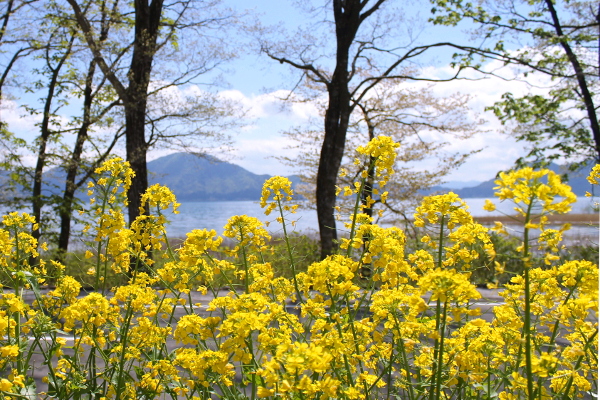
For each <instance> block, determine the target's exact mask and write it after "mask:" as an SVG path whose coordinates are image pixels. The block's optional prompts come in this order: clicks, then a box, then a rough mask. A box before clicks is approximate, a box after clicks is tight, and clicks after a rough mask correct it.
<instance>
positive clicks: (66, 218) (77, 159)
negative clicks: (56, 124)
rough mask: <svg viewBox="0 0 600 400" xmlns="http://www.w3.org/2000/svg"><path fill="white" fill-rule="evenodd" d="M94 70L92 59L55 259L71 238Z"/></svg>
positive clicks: (61, 256)
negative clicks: (74, 201)
mask: <svg viewBox="0 0 600 400" xmlns="http://www.w3.org/2000/svg"><path fill="white" fill-rule="evenodd" d="M95 71H96V63H95V61H93V60H92V62H91V63H90V66H89V68H88V73H87V76H86V79H85V88H84V94H83V95H84V99H83V120H82V122H81V126H80V127H79V130H78V131H77V138H76V139H75V146H74V147H73V153H72V154H71V160H70V161H69V164H68V165H67V177H66V181H65V190H64V192H63V201H62V205H61V207H60V211H59V215H60V234H59V236H58V254H57V259H58V260H59V261H60V262H64V255H65V254H67V250H68V248H69V239H70V238H71V217H72V215H73V200H74V199H75V191H76V190H77V185H76V183H75V180H76V179H77V173H78V172H79V169H80V166H81V155H82V154H83V146H84V144H85V142H86V141H87V139H88V129H89V126H90V125H91V115H90V114H91V108H92V101H93V94H92V91H93V80H94V74H95Z"/></svg>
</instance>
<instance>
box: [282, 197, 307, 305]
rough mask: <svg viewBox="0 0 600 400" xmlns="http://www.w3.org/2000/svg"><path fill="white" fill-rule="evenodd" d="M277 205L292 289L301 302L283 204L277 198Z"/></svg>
mask: <svg viewBox="0 0 600 400" xmlns="http://www.w3.org/2000/svg"><path fill="white" fill-rule="evenodd" d="M277 207H278V209H279V216H280V217H281V226H282V227H283V239H284V240H285V246H286V249H287V252H288V257H289V258H290V266H291V267H292V281H293V282H294V290H295V291H296V296H298V301H299V302H300V303H303V302H304V300H303V299H302V293H301V292H300V286H298V279H296V263H295V262H294V253H293V252H292V246H291V245H290V239H289V237H288V234H287V227H286V224H285V216H284V215H283V206H282V205H281V200H280V199H279V198H277Z"/></svg>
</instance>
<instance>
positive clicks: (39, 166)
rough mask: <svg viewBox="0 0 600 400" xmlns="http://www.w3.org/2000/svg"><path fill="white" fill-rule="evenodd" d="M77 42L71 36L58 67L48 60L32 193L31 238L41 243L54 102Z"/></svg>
mask: <svg viewBox="0 0 600 400" xmlns="http://www.w3.org/2000/svg"><path fill="white" fill-rule="evenodd" d="M74 40H75V36H71V39H70V41H69V43H68V44H67V47H66V48H65V50H64V54H63V55H62V57H61V58H60V60H59V62H58V64H57V65H56V67H54V68H53V67H51V66H50V62H51V59H46V60H45V61H46V63H47V64H48V68H49V69H50V71H51V75H50V82H49V84H48V92H47V94H46V98H45V100H44V115H43V117H42V123H41V126H40V137H39V144H38V154H37V162H36V165H35V170H34V173H33V188H32V192H31V197H32V204H31V206H32V214H33V216H34V217H35V222H36V223H37V228H36V229H33V230H32V232H31V236H33V237H34V238H35V239H36V240H38V241H39V239H40V237H41V228H40V227H41V225H42V221H41V219H42V207H43V206H44V200H43V198H42V181H43V173H44V167H45V166H46V159H47V153H46V147H47V145H48V140H49V139H50V136H51V135H52V130H51V127H50V124H51V120H50V117H51V113H52V102H53V100H54V95H55V93H56V88H57V85H58V84H59V82H58V78H59V75H60V70H61V68H62V66H63V65H64V63H65V61H66V60H67V59H68V58H69V56H70V54H71V48H72V45H73V41H74Z"/></svg>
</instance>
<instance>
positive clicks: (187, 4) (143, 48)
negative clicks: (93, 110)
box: [67, 0, 231, 221]
mask: <svg viewBox="0 0 600 400" xmlns="http://www.w3.org/2000/svg"><path fill="white" fill-rule="evenodd" d="M67 1H68V3H69V4H70V5H71V7H72V9H73V12H74V15H75V18H76V20H77V24H78V25H79V27H80V29H81V31H82V33H83V35H84V37H85V40H86V43H87V45H88V47H89V49H90V50H91V52H92V54H93V56H94V60H95V62H96V63H97V65H98V67H99V68H100V70H101V71H102V73H103V74H104V76H106V78H107V79H108V81H110V83H111V85H112V86H113V87H114V89H115V91H116V93H117V95H118V96H119V98H120V100H121V102H122V106H123V109H124V114H125V148H126V156H127V161H129V163H130V164H131V168H132V169H133V171H134V172H135V177H134V178H133V180H132V184H131V187H130V189H129V192H128V200H129V206H128V207H129V209H128V211H129V212H128V214H129V220H130V221H133V220H134V219H135V218H136V217H137V216H138V215H139V212H140V207H141V206H142V204H141V203H140V201H141V195H142V193H144V191H145V190H146V189H147V187H148V170H147V164H146V154H147V151H148V149H149V147H150V145H151V140H150V139H149V138H148V136H147V134H146V129H145V127H146V123H147V122H148V99H149V95H150V93H151V92H154V93H156V92H158V91H159V89H157V88H154V87H151V81H152V77H153V76H155V75H156V74H154V75H153V72H154V70H153V67H154V65H155V63H156V56H157V54H159V52H160V51H164V50H166V49H167V48H169V47H172V48H173V50H174V51H175V52H176V50H178V41H181V40H183V37H184V35H183V34H182V32H181V30H182V29H184V28H185V29H186V32H187V34H188V35H189V34H193V30H194V29H214V28H218V27H222V26H224V25H225V23H226V22H228V21H229V20H230V19H231V16H230V15H214V16H211V17H206V15H208V13H209V11H208V10H211V8H214V7H216V4H217V3H218V2H217V1H207V2H201V3H203V4H202V5H203V6H205V7H206V8H205V11H206V12H207V13H206V15H205V16H204V17H203V18H200V17H199V16H198V15H194V16H193V17H192V18H190V16H188V15H187V14H188V13H190V12H191V11H192V9H193V6H194V5H195V3H194V2H193V1H191V0H186V1H182V2H175V3H168V4H165V3H164V1H163V0H152V1H148V0H134V2H133V10H131V16H129V15H127V13H128V11H121V10H119V9H118V7H117V2H115V3H114V4H115V8H114V10H113V11H112V13H113V14H112V18H117V19H122V20H123V21H124V22H123V23H126V22H125V21H127V20H129V19H131V20H132V25H133V26H132V29H133V32H132V37H133V38H132V42H131V52H130V54H128V55H127V57H129V60H130V64H129V67H128V68H127V71H126V73H125V74H121V71H120V70H119V68H118V63H119V62H120V58H119V59H115V58H113V59H109V58H108V56H107V53H106V49H104V48H103V46H102V45H101V43H100V41H99V38H98V36H97V33H96V32H95V30H94V28H93V23H92V22H91V21H90V20H89V19H88V17H86V15H85V13H84V12H83V11H82V7H81V6H80V4H79V2H78V1H77V0H67ZM99 7H105V3H104V2H101V3H100V5H99ZM195 18H196V19H195ZM194 19H195V20H194ZM178 35H179V36H178ZM212 45H214V43H213V44H212ZM223 46H224V45H223ZM209 47H211V46H208V45H207V48H209ZM199 53H200V54H202V51H201V50H199ZM202 55H204V54H202ZM230 55H231V54H229V53H226V52H224V51H223V52H215V51H213V52H212V53H211V54H209V56H212V57H213V58H212V59H211V58H209V59H205V60H199V61H198V60H191V62H192V63H194V62H197V63H198V65H192V64H189V68H188V69H187V70H184V71H181V70H180V71H178V75H176V76H172V77H166V76H165V79H166V81H165V82H166V83H165V85H164V86H161V87H162V88H165V87H170V86H175V85H184V84H186V83H189V82H190V81H191V80H192V79H194V78H196V77H197V76H198V75H200V74H202V73H205V72H207V71H210V70H212V69H213V68H215V66H217V65H218V64H219V62H221V61H223V60H224V59H227V58H229V57H230ZM127 57H125V58H127ZM177 61H178V60H174V61H173V62H177ZM185 64H188V63H182V64H181V65H178V66H176V69H181V68H183V67H184V65H185Z"/></svg>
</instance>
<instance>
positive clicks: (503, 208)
mask: <svg viewBox="0 0 600 400" xmlns="http://www.w3.org/2000/svg"><path fill="white" fill-rule="evenodd" d="M465 202H466V203H467V204H468V206H469V210H470V211H471V214H472V215H473V216H476V217H480V216H491V215H500V214H501V213H502V212H504V213H507V214H514V212H513V211H512V209H513V205H512V203H509V202H503V203H500V202H497V201H496V206H497V210H496V211H494V212H491V213H490V212H488V211H485V210H483V204H484V202H485V199H480V198H473V199H465ZM592 206H593V201H592V200H591V199H590V198H587V197H580V198H578V200H577V203H575V204H574V206H573V211H572V213H577V214H583V213H593V208H592ZM242 214H243V215H248V216H251V217H256V218H258V219H260V220H261V221H263V222H265V221H268V222H270V224H269V227H268V228H267V229H268V230H269V231H270V232H271V234H280V233H281V229H282V228H281V225H280V224H279V223H277V222H276V221H275V217H276V216H277V214H276V213H275V211H274V212H273V213H271V215H269V216H265V215H264V213H263V209H261V208H260V205H259V203H258V202H254V201H224V202H189V203H182V204H181V206H180V207H179V214H168V219H169V220H170V223H169V225H168V227H167V233H168V235H169V236H170V237H185V234H186V233H187V232H189V231H191V230H193V229H214V230H215V231H217V233H219V234H221V233H222V232H223V227H224V226H225V224H226V223H227V220H228V219H229V218H230V217H231V216H233V215H242ZM289 218H290V220H296V224H295V227H291V226H288V228H287V229H288V230H295V231H297V232H302V233H308V234H310V233H316V232H317V227H318V224H317V212H316V211H315V210H308V209H299V210H298V212H297V213H296V214H293V215H290V216H289ZM382 225H384V226H385V225H390V223H383V224H382ZM340 226H341V223H340ZM338 228H339V227H338ZM573 234H579V235H585V236H588V235H595V236H597V235H598V229H597V228H595V227H589V226H575V227H573V228H572V231H571V235H573Z"/></svg>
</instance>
